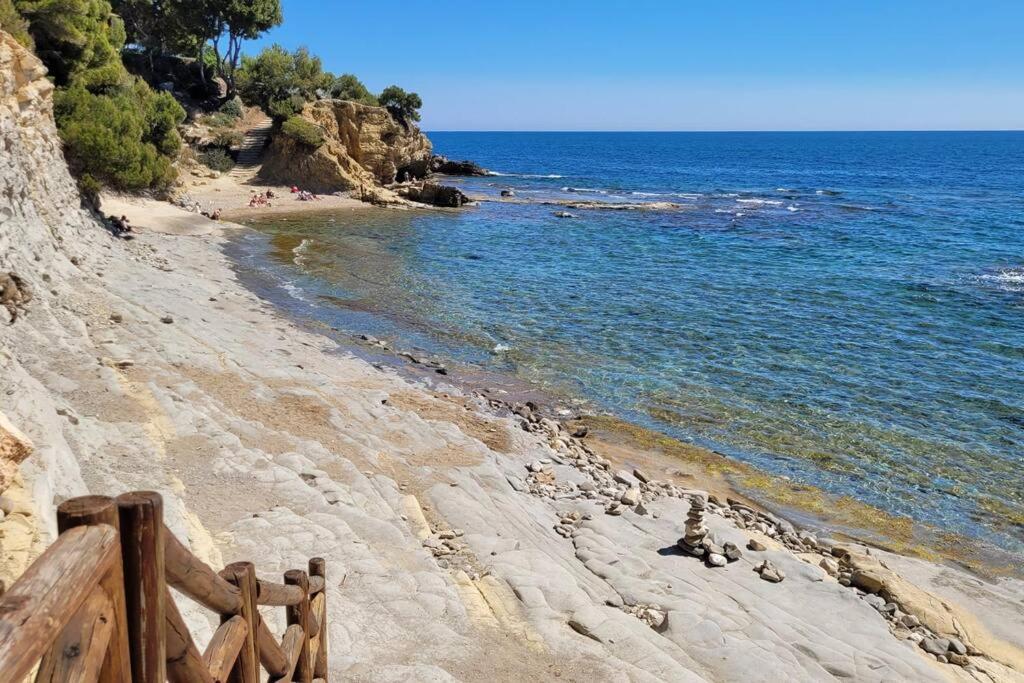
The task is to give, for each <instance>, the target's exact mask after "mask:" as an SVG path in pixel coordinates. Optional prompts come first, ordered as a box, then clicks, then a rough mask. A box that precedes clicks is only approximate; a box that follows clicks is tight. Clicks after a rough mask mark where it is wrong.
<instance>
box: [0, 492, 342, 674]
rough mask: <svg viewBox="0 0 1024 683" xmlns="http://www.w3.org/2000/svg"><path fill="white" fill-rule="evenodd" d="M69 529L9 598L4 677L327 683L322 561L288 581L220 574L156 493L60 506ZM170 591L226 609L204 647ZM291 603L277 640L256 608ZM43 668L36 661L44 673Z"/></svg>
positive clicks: (235, 568)
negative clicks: (189, 544)
mask: <svg viewBox="0 0 1024 683" xmlns="http://www.w3.org/2000/svg"><path fill="white" fill-rule="evenodd" d="M57 525H58V529H59V531H60V536H59V537H58V538H57V541H56V542H55V543H54V544H53V545H52V546H50V547H49V548H48V549H47V550H46V552H45V553H43V554H42V556H40V557H39V559H37V560H36V561H35V562H34V563H33V564H32V566H30V567H29V568H28V570H27V571H26V572H25V574H24V575H23V576H22V577H21V578H20V579H18V581H17V582H16V583H15V584H14V585H13V586H11V588H10V590H8V591H7V592H6V593H5V594H4V595H3V596H2V597H0V681H2V682H3V683H7V682H8V681H11V682H13V683H18V682H20V681H24V680H26V679H27V678H28V677H29V676H30V675H32V673H33V671H35V679H34V680H35V681H36V682H37V683H58V682H61V683H63V682H72V681H74V682H76V683H92V682H94V681H98V682H100V683H127V682H129V681H134V682H136V683H164V681H171V683H257V682H258V681H260V680H263V679H265V680H267V681H269V682H273V683H287V682H289V681H298V682H299V683H314V682H316V683H320V682H323V683H326V682H327V678H328V677H327V630H328V629H327V590H326V587H327V580H326V571H325V570H326V568H325V563H324V561H323V559H322V558H313V559H311V560H310V561H309V566H308V571H307V570H299V569H291V570H289V571H287V572H285V574H284V583H274V582H271V581H263V580H260V579H257V578H256V572H255V569H254V567H253V565H252V563H249V562H236V563H234V564H230V565H228V566H227V567H225V568H224V569H223V570H221V571H220V572H219V573H218V572H215V571H214V570H213V569H211V568H210V567H209V566H207V565H206V564H205V563H204V562H202V561H201V560H199V559H198V558H197V557H195V556H194V555H193V554H192V553H191V552H189V550H188V549H187V548H186V547H185V546H184V545H182V543H181V542H180V541H179V540H178V539H177V538H175V537H174V535H173V534H172V533H171V532H170V531H169V530H168V529H167V528H166V527H165V526H164V523H163V500H162V499H161V497H160V495H159V494H157V493H154V492H151V491H137V492H134V493H126V494H123V495H120V496H118V497H117V498H107V497H104V496H83V497H80V498H73V499H71V500H68V501H65V502H64V503H62V504H61V505H60V506H59V507H58V508H57ZM171 588H173V589H175V590H177V591H179V592H181V593H183V594H184V595H186V596H188V597H189V598H191V599H192V600H194V601H195V602H197V603H199V604H200V605H203V606H204V607H206V608H207V609H209V610H211V611H212V612H214V613H216V614H217V615H219V616H220V628H218V629H217V631H216V632H215V633H214V634H213V637H212V638H211V639H210V642H209V644H208V645H207V646H206V650H205V651H204V652H202V653H200V652H199V650H198V648H197V647H196V644H195V641H194V640H193V639H192V635H191V634H190V633H189V631H188V628H187V627H186V625H185V622H184V620H183V619H182V617H181V614H180V613H179V612H178V607H177V605H176V604H175V602H174V598H173V596H172V593H171V590H170V589H171ZM261 605H267V606H278V607H284V608H285V616H286V619H287V624H288V627H287V629H286V630H285V632H284V635H283V637H282V638H281V639H280V640H278V638H277V636H275V635H274V634H273V633H272V632H271V630H270V628H269V627H268V626H267V625H266V623H264V621H263V619H262V617H261V616H260V612H259V609H258V608H259V606H261ZM37 667H38V668H37Z"/></svg>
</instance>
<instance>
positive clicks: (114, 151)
mask: <svg viewBox="0 0 1024 683" xmlns="http://www.w3.org/2000/svg"><path fill="white" fill-rule="evenodd" d="M54 117H55V118H56V120H57V126H58V128H59V129H60V134H61V138H62V139H63V140H64V156H65V157H66V159H67V162H68V166H69V167H70V168H71V170H72V172H73V173H74V174H75V175H76V176H78V177H79V178H80V179H83V180H84V179H85V178H86V176H88V177H89V178H90V181H89V182H93V181H95V182H99V183H102V184H104V185H108V186H110V187H114V188H117V189H121V190H140V189H145V188H151V187H153V188H162V187H166V186H167V185H168V184H169V183H170V182H171V181H172V180H173V179H174V169H173V167H172V166H171V156H172V155H174V154H176V153H177V151H178V149H179V147H180V145H181V138H180V137H179V136H178V131H177V129H176V128H177V125H178V123H180V122H181V121H182V120H183V119H184V118H185V112H184V110H183V109H182V108H181V107H180V106H179V105H178V103H177V102H175V101H174V98H173V97H171V96H170V95H168V94H166V93H161V94H159V95H158V94H156V93H154V92H153V91H152V90H150V89H149V87H148V86H147V85H146V84H145V83H144V82H142V81H136V82H135V83H134V84H133V85H132V86H131V87H127V88H121V89H118V90H117V91H115V92H113V93H110V94H106V93H105V94H94V93H91V92H89V91H88V90H86V89H85V88H84V87H82V86H80V85H75V86H72V87H70V88H66V89H59V90H58V91H57V93H56V95H55V96H54Z"/></svg>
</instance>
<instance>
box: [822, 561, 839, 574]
mask: <svg viewBox="0 0 1024 683" xmlns="http://www.w3.org/2000/svg"><path fill="white" fill-rule="evenodd" d="M818 566H819V567H821V568H822V569H824V570H825V573H826V574H828V575H829V576H839V563H838V562H836V561H835V560H833V559H832V558H831V557H823V558H821V562H819V563H818Z"/></svg>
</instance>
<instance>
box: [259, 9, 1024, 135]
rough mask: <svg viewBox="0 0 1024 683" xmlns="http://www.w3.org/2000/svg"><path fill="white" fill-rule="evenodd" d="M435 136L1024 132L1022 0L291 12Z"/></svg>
mask: <svg viewBox="0 0 1024 683" xmlns="http://www.w3.org/2000/svg"><path fill="white" fill-rule="evenodd" d="M282 3H283V6H284V16H285V21H284V24H283V25H282V26H280V27H278V28H276V29H274V30H272V31H271V32H269V33H268V34H267V35H266V36H265V37H264V38H262V39H261V40H259V41H255V42H254V43H251V44H250V45H249V46H248V48H247V50H248V51H249V52H254V51H257V50H258V49H259V48H260V47H261V46H263V45H269V44H270V43H275V42H276V43H280V44H282V45H284V46H285V47H287V48H289V49H292V48H296V47H299V46H301V45H305V46H307V47H309V48H310V50H312V51H313V52H314V53H316V54H319V55H320V56H321V57H322V58H323V60H324V65H325V67H326V68H328V69H330V70H331V71H334V72H338V73H341V72H352V73H355V74H356V75H358V76H359V77H360V78H362V79H363V81H364V82H366V84H367V86H369V87H370V89H371V90H374V91H379V90H381V89H382V88H383V87H385V86H387V85H390V84H392V83H397V84H398V85H401V86H402V87H404V88H406V89H408V90H415V91H416V92H418V93H419V94H420V95H421V96H422V98H423V101H424V107H423V127H424V128H425V129H426V130H913V129H925V130H929V129H931V130H934V129H1021V128H1024V34H1022V30H1024V0H1016V1H1012V2H1011V1H1007V2H1003V1H999V0H977V1H974V2H969V1H967V0H963V1H960V2H952V1H946V0H930V1H927V2H925V1H921V2H918V1H917V0H890V1H889V2H876V1H871V0H868V1H844V0H835V1H831V0H819V1H818V2H809V1H786V0H775V1H774V2H771V1H769V0H759V1H754V0H751V1H737V0H733V1H731V2H714V1H708V0H705V1H703V2H697V1H695V0H663V1H658V2H656V1H654V0H632V1H631V2H626V1H623V0H590V1H589V2H584V1H582V0H562V1H559V0H547V1H546V2H541V1H535V0H512V1H508V2H500V3H499V2H482V1H477V2H472V1H470V0H431V1H429V2H427V1H426V0H393V1H391V2H376V1H375V0H347V1H330V0H318V1H314V0H282Z"/></svg>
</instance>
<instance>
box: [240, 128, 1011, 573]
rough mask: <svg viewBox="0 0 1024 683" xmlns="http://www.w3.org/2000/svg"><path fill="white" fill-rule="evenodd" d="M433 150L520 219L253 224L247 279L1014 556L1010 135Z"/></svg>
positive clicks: (364, 328)
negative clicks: (471, 166) (470, 164)
mask: <svg viewBox="0 0 1024 683" xmlns="http://www.w3.org/2000/svg"><path fill="white" fill-rule="evenodd" d="M430 137H431V139H432V140H433V141H434V144H435V148H436V150H437V151H438V152H439V153H442V154H446V155H448V156H449V157H452V158H468V159H473V160H475V161H477V162H479V163H481V164H482V165H484V166H486V167H487V168H489V169H492V170H493V171H495V172H496V173H499V174H501V175H494V176H490V177H486V178H473V179H463V180H459V181H458V182H459V184H460V185H461V186H462V187H463V189H464V190H465V191H466V192H467V193H469V194H471V195H476V196H486V197H489V198H492V199H497V197H498V195H499V192H500V191H501V190H502V189H511V190H513V191H514V193H515V197H514V200H515V203H512V202H506V203H500V202H497V201H489V202H484V203H481V205H480V206H479V207H477V208H469V209H465V210H462V211H458V212H454V211H450V212H438V211H413V212H386V213H382V212H375V213H372V214H369V213H368V214H365V215H364V214H362V213H360V214H357V215H355V216H349V217H348V218H346V217H344V216H338V217H335V218H328V217H323V216H321V217H315V218H303V219H294V218H293V219H291V220H288V221H281V220H278V221H275V222H273V223H263V224H262V225H261V226H260V228H261V230H262V232H261V233H257V234H250V235H247V236H244V237H242V238H240V240H239V242H238V243H237V244H236V245H235V246H234V247H233V251H234V253H235V254H236V255H237V256H238V257H239V262H240V263H241V264H242V268H243V270H244V269H246V268H248V269H249V270H250V272H255V271H258V272H259V274H260V278H262V280H261V281H262V282H264V283H266V282H270V281H272V282H274V283H276V284H275V285H274V286H275V287H276V288H277V289H278V291H279V292H281V295H280V296H278V297H277V299H278V300H279V301H280V302H281V303H282V305H285V306H288V307H291V308H293V309H294V310H296V311H297V312H300V313H302V314H303V315H310V316H313V317H316V318H318V319H320V320H323V321H324V322H327V323H328V324H330V325H334V326H338V327H341V328H343V329H346V330H350V331H352V332H356V333H358V332H368V333H371V334H376V335H385V336H388V335H390V336H392V337H396V338H398V340H399V345H400V346H401V345H405V346H407V347H411V346H419V347H422V348H426V349H428V350H430V351H432V352H436V353H440V354H442V355H445V356H448V357H451V358H453V359H455V360H457V361H461V362H462V363H465V364H470V365H477V366H480V367H483V368H486V369H488V370H498V371H502V372H508V373H513V374H515V375H517V376H519V377H521V378H524V379H527V380H530V381H532V382H537V383H540V384H542V385H544V386H546V387H548V388H550V389H552V390H554V391H560V392H567V393H569V394H573V395H577V396H580V397H582V398H584V399H586V400H588V401H590V402H591V403H592V404H593V405H594V406H596V407H598V408H600V409H603V410H607V411H611V412H613V413H615V414H617V415H619V416H621V417H623V418H626V419H629V420H632V421H636V422H639V423H641V424H643V425H645V426H649V427H654V428H657V429H659V430H661V431H663V432H666V433H668V434H670V435H673V436H676V437H679V438H681V439H684V440H689V441H695V442H699V443H702V444H708V445H712V446H713V447H715V448H717V449H719V450H721V451H723V452H725V453H728V454H729V455H731V456H733V457H735V458H738V459H741V460H744V461H746V462H749V463H752V464H754V465H756V466H758V467H760V468H762V469H764V470H767V471H769V472H773V473H777V474H782V475H787V476H789V477H791V478H792V479H794V480H796V481H801V482H806V483H808V484H812V485H815V486H818V487H822V488H824V489H826V490H828V491H830V492H834V493H837V494H848V495H852V496H854V497H856V498H858V499H862V500H865V501H867V502H870V503H873V504H875V505H878V506H880V507H882V508H884V509H886V510H888V511H891V512H894V513H897V514H901V515H907V516H910V517H912V518H914V519H917V520H920V521H924V522H928V523H930V524H933V525H936V526H938V527H940V528H942V529H947V530H949V531H956V532H962V533H965V534H968V535H970V536H973V537H976V538H979V539H983V540H985V541H988V542H991V543H992V544H994V545H996V546H999V547H1001V548H1004V549H1006V550H1010V551H1011V552H1018V553H1019V552H1021V551H1022V550H1024V522H1022V521H1021V520H1022V519H1024V455H1022V446H1024V133H735V134H732V133H707V134H701V133H635V134H633V133H433V134H431V136H430ZM563 201H577V202H579V201H583V202H590V201H595V202H607V203H612V204H614V203H620V204H621V203H627V204H630V203H652V204H653V208H650V209H649V210H611V209H607V208H605V209H594V208H567V207H565V206H562V205H559V204H557V203H555V204H552V203H548V202H563ZM664 203H668V204H669V205H666V204H664ZM560 210H567V211H570V212H571V213H572V214H574V215H575V216H576V217H575V218H557V217H555V216H554V212H555V211H560ZM253 259H254V260H253ZM253 263H255V264H257V266H256V267H255V268H253V267H252V265H251V264H253Z"/></svg>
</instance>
